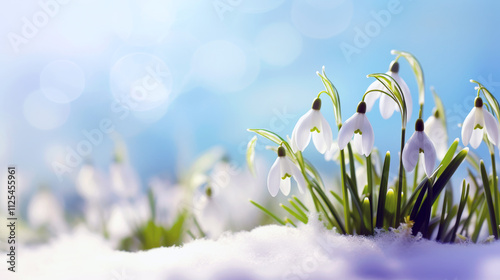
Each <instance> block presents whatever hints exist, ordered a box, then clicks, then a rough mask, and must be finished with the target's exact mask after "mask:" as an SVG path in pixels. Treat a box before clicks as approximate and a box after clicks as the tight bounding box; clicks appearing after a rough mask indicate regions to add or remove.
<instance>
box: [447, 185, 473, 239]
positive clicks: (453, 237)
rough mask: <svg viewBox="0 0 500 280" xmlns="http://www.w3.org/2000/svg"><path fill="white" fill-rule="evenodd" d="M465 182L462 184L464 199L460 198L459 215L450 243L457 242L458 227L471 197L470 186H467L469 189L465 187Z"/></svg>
mask: <svg viewBox="0 0 500 280" xmlns="http://www.w3.org/2000/svg"><path fill="white" fill-rule="evenodd" d="M465 185H466V183H465V180H464V181H463V184H462V197H461V198H460V204H459V206H458V213H457V219H456V221H455V226H454V227H453V230H452V234H451V240H450V243H454V242H455V238H456V235H457V231H458V226H459V225H460V219H461V218H462V213H463V211H464V208H465V204H466V203H467V198H468V196H469V184H467V187H466V186H465Z"/></svg>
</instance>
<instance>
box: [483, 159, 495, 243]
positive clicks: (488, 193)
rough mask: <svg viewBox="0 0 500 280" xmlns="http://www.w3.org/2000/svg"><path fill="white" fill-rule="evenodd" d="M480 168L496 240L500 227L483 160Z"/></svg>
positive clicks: (490, 221)
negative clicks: (499, 227) (499, 226)
mask: <svg viewBox="0 0 500 280" xmlns="http://www.w3.org/2000/svg"><path fill="white" fill-rule="evenodd" d="M480 166H481V178H482V179H483V187H484V194H485V195H486V205H487V206H488V213H489V220H488V221H489V223H490V226H491V230H492V233H493V236H495V239H498V225H497V224H496V223H497V222H496V221H497V220H496V217H495V207H494V204H493V200H492V197H491V195H492V194H491V189H490V182H489V180H488V174H487V173H486V167H485V166H484V162H483V161H482V160H481V162H480Z"/></svg>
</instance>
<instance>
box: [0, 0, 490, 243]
mask: <svg viewBox="0 0 500 280" xmlns="http://www.w3.org/2000/svg"><path fill="white" fill-rule="evenodd" d="M499 8H500V4H499V3H496V2H494V1H462V2H460V3H457V2H456V1H402V0H401V1H398V0H394V1H367V0H363V1H352V0H334V1H326V0H293V1H285V0H265V1H264V0H258V1H257V0H253V1H250V0H189V1H165V0H162V1H160V0H145V1H137V0H124V1H123V0H122V1H117V0H108V1H95V0H89V1H70V0H64V1H63V0H59V1H58V0H41V1H24V2H11V1H9V2H5V3H4V8H3V9H1V10H0V21H1V24H0V34H1V35H2V38H3V39H1V40H0V62H1V65H2V67H0V116H1V117H0V133H1V135H3V137H1V138H0V161H1V162H2V166H6V165H7V164H14V165H16V166H17V168H18V173H19V175H20V176H21V177H20V179H19V181H18V185H19V187H18V194H19V195H20V203H19V207H20V210H21V213H22V215H23V218H25V219H26V221H27V223H29V224H30V226H31V227H39V226H41V225H44V224H45V223H47V220H50V224H52V223H56V225H50V227H52V228H56V230H49V231H48V232H49V235H50V234H52V233H53V232H54V231H59V230H66V226H64V224H65V223H66V222H65V221H67V220H71V221H73V223H77V222H75V221H78V220H79V219H80V220H85V221H87V224H92V223H89V222H88V221H89V220H92V219H95V220H96V221H95V222H93V223H94V224H95V225H94V226H93V227H94V228H99V225H100V224H102V220H103V219H104V220H109V219H110V218H109V217H111V216H113V215H112V214H111V213H112V212H113V210H109V211H108V212H109V213H108V214H103V213H101V212H102V211H101V210H98V209H102V205H107V206H110V205H115V204H113V203H114V202H116V201H125V202H127V203H126V204H125V205H126V206H123V205H124V204H121V203H118V204H116V205H118V206H120V207H129V208H130V209H129V210H130V211H131V212H140V211H139V210H138V209H142V208H141V207H143V208H144V209H145V210H144V212H147V208H148V205H149V206H151V203H149V202H147V201H148V199H147V192H148V190H151V189H154V188H155V186H157V187H156V188H157V190H156V193H159V192H168V191H172V190H175V189H176V188H175V187H174V186H177V185H179V184H183V185H189V186H190V187H189V188H188V189H190V190H192V191H196V190H198V191H200V187H199V185H203V183H205V184H206V183H207V182H208V181H210V180H207V179H206V178H210V176H212V177H213V176H214V174H218V173H217V170H215V171H214V167H213V166H214V165H217V164H219V165H220V164H226V166H225V167H224V166H223V167H220V166H219V168H230V171H226V172H225V173H223V174H226V175H227V174H229V175H230V176H232V177H231V178H232V184H233V185H236V186H239V188H240V189H241V188H242V186H241V184H240V182H241V183H243V182H244V183H245V184H250V185H251V187H248V188H250V190H248V188H245V189H247V192H241V191H240V189H236V191H235V192H234V193H240V194H241V196H242V197H243V198H242V200H241V201H242V202H241V205H243V204H246V203H247V202H246V201H247V200H246V199H247V198H249V197H252V198H255V199H258V198H259V197H261V198H262V197H267V196H269V195H268V194H267V193H266V192H267V189H266V186H265V177H266V176H267V172H268V167H269V166H270V163H271V160H273V159H274V158H275V154H274V153H273V152H270V151H266V150H265V149H264V147H265V145H269V144H270V143H268V142H265V141H259V143H258V146H257V156H258V158H259V160H261V164H260V169H259V176H257V179H251V178H252V177H251V176H249V174H248V172H247V171H246V166H245V163H244V162H245V149H246V145H247V142H248V141H249V140H250V138H251V137H252V136H253V135H251V134H250V133H249V132H247V131H246V129H247V128H267V129H270V130H273V131H275V132H277V133H279V134H280V135H282V136H283V137H286V135H291V132H292V129H293V127H294V125H295V123H296V121H297V120H298V119H299V117H300V116H301V115H302V114H304V113H305V112H306V111H307V110H309V109H310V105H311V102H312V100H313V98H314V97H315V96H316V95H317V93H318V92H319V91H321V90H323V85H322V83H321V81H320V79H319V78H318V77H317V76H316V71H319V70H321V67H322V66H325V67H326V73H327V75H328V76H329V78H330V79H331V80H332V82H333V83H334V84H335V86H336V87H337V89H338V90H339V92H340V98H341V102H342V111H343V118H344V120H345V119H347V118H348V117H349V116H351V115H352V114H353V113H354V112H355V109H356V105H357V103H358V102H359V101H360V98H361V96H362V94H363V93H364V91H365V89H366V88H367V87H368V86H369V85H370V83H371V82H372V80H371V79H367V78H366V75H367V74H370V73H375V72H386V71H387V70H388V67H389V63H390V62H391V60H392V59H393V58H394V56H392V55H391V54H390V50H392V49H397V50H404V51H408V52H411V53H413V54H414V55H415V56H416V57H417V58H418V59H419V61H420V63H421V65H422V67H423V70H424V74H425V81H426V87H427V89H426V90H427V92H426V93H427V95H426V100H427V103H426V107H425V113H424V115H425V118H427V117H428V116H429V115H430V114H431V112H432V108H433V107H434V102H433V100H432V95H431V94H430V90H429V87H430V86H431V85H432V86H434V87H435V89H436V91H437V92H438V94H440V96H441V98H442V99H443V101H444V103H445V108H446V110H447V118H448V122H449V126H448V132H449V139H450V142H451V141H452V140H453V139H454V138H456V137H459V135H460V128H459V127H458V124H459V123H460V122H462V121H463V119H464V118H465V116H466V115H467V114H468V112H469V111H470V109H471V108H472V106H473V99H474V96H475V90H474V86H473V85H472V84H471V83H470V82H469V79H471V78H473V79H476V80H478V81H480V82H482V83H483V84H484V85H485V86H486V87H487V88H488V89H489V90H490V91H491V92H492V93H493V94H495V95H496V94H498V92H499V91H500V73H499V72H498V62H500V53H499V52H498V49H499V47H500V46H499V43H498V38H499V35H500V34H499V32H500V31H499V30H498V26H499V24H500V22H499V21H500V19H499V18H498V13H499ZM400 74H401V76H402V77H403V78H405V80H406V82H407V83H408V85H409V87H410V90H411V92H412V96H413V100H414V109H413V111H414V113H413V116H412V118H411V120H410V125H409V127H410V128H409V131H408V133H407V137H409V136H410V135H411V133H413V123H414V121H415V119H416V118H415V116H416V112H417V104H416V103H417V100H418V97H417V86H416V83H415V79H414V76H413V73H412V72H411V68H410V67H409V65H408V64H407V63H406V62H402V63H401V68H400ZM323 104H324V105H323V110H322V111H323V113H324V114H325V116H326V118H327V119H328V120H329V121H330V124H331V125H332V126H333V124H334V117H333V112H332V110H331V103H330V101H329V100H326V99H325V100H324V102H323ZM369 118H370V120H371V122H372V125H373V127H374V130H375V135H376V142H375V145H376V146H377V147H378V149H379V150H380V151H382V152H385V151H387V150H389V151H391V152H392V153H393V154H397V153H398V149H399V141H400V140H399V129H400V119H399V117H398V115H396V114H395V115H393V117H392V118H391V119H389V120H387V121H386V120H383V119H382V117H381V116H380V114H379V113H378V106H376V107H375V109H374V110H373V111H372V112H370V113H369ZM396 135H397V137H396ZM334 137H336V132H335V130H334ZM207 153H208V156H207V157H206V158H208V160H207V161H204V159H206V158H202V160H201V163H200V161H199V158H200V157H201V156H202V155H207ZM477 153H478V154H480V155H484V156H485V158H489V157H487V155H488V154H487V149H486V147H485V145H484V144H482V145H481V147H480V148H479V149H478V150H477ZM306 156H308V157H309V158H310V159H311V161H313V162H315V163H316V165H317V167H318V168H319V169H320V171H322V172H323V173H324V174H325V176H327V177H333V176H334V175H335V173H334V172H336V171H332V170H337V168H336V167H335V164H334V163H332V162H326V161H324V160H322V158H323V156H322V155H320V154H319V153H317V151H315V150H314V149H312V148H311V149H308V150H307V151H306ZM393 165H394V169H395V170H394V172H396V168H397V167H396V165H395V164H393ZM200 166H201V167H200ZM208 166H210V167H208ZM228 166H229V167H228ZM214 172H215V173H214ZM195 173H196V174H198V173H199V174H202V175H203V176H205V177H203V176H201V179H200V178H198V177H196V176H193V174H195ZM2 176H5V175H2ZM215 176H216V175H215ZM238 176H239V177H238ZM242 176H243V177H242ZM245 176H248V177H245ZM197 178H198V179H197ZM460 179H461V178H458V179H457V180H460ZM212 181H213V180H212ZM211 185H216V184H213V183H212V184H211ZM245 186H246V185H245ZM49 193H50V194H51V195H50V197H49V198H47V197H45V198H43V197H42V198H38V197H40V194H49ZM109 193H112V194H109ZM200 193H201V194H205V195H206V194H207V187H206V186H205V187H203V188H202V189H201V192H200ZM175 195H178V194H173V193H169V194H165V197H166V198H168V199H172V201H181V199H177V198H176V196H175ZM180 195H181V196H182V194H180ZM235 195H236V194H235ZM191 196H192V193H190V194H189V197H190V198H189V199H187V200H188V201H189V203H188V205H190V206H189V207H190V209H193V206H192V205H191V203H192V202H193V200H192V198H191ZM1 197H4V193H2V194H1ZM138 197H141V199H142V201H144V203H142V204H141V205H142V206H137V205H136V204H134V203H138V202H137V201H139V200H140V199H138ZM157 197H160V196H159V195H157ZM235 197H236V196H230V198H228V199H229V200H232V199H233V200H234V199H236V198H235ZM37 198H38V200H36V199H37ZM262 199H264V198H262ZM5 200H6V199H3V198H2V200H1V201H0V205H2V208H5V207H4V204H5ZM39 201H41V202H39ZM110 201H111V202H110ZM34 202H38V204H40V205H41V206H40V205H35V206H33V204H34ZM94 204H98V206H95V207H94V206H92V205H94ZM238 205H240V203H239V202H238ZM118 206H116V207H118ZM110 207H111V206H110ZM235 207H240V206H235ZM111 208H112V207H111ZM195 208H196V207H195ZM40 209H50V211H49V210H47V213H45V212H43V211H41V210H40ZM54 209H55V210H54ZM127 209H128V208H127ZM175 209H177V208H175ZM2 211H3V209H2ZM30 211H31V212H30ZM51 211H55V212H51ZM124 211H125V210H123V209H122V210H121V212H120V211H118V212H119V213H126V212H124ZM169 211H173V212H175V213H177V211H178V210H169ZM42 212H43V213H45V214H40V213H42ZM194 212H195V211H194ZM223 212H224V211H223ZM30 213H31V214H30ZM54 213H56V214H54ZM57 213H58V214H57ZM82 213H83V214H82ZM30 215H31V216H30ZM43 215H46V217H44V216H43ZM73 215H74V216H73ZM82 215H83V216H82ZM56 216H60V221H57V222H54V220H57V218H54V217H56ZM80 216H82V217H85V218H81V217H80ZM122 216H129V214H122ZM174 216H175V215H174ZM78 217H80V218H78ZM92 217H94V218H92ZM95 217H101V218H95ZM103 217H105V218H103ZM245 217H246V216H245ZM233 218H234V217H233ZM117 219H118V218H117ZM207 219H208V218H207ZM235 219H236V218H235ZM242 219H244V218H240V217H238V218H237V219H236V220H240V221H241V220H242ZM118 220H119V219H118ZM122 220H123V219H122ZM205 220H206V219H205ZM117 223H118V224H119V223H120V222H117ZM214 223H216V222H214ZM259 223H260V221H256V222H254V223H253V224H252V223H250V224H248V225H242V226H239V227H238V226H235V227H234V228H248V227H251V226H253V225H256V224H259ZM233 225H234V223H233ZM105 229H106V227H104V229H102V228H100V229H99V230H105ZM108 231H109V230H108ZM108 234H109V232H108ZM122 235H123V236H125V235H126V234H125V233H123V234H122ZM195 235H196V234H195Z"/></svg>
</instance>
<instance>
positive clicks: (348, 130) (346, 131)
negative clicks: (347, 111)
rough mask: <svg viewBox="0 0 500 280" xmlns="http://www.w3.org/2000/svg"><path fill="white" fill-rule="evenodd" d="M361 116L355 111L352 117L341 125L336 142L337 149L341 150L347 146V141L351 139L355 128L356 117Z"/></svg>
mask: <svg viewBox="0 0 500 280" xmlns="http://www.w3.org/2000/svg"><path fill="white" fill-rule="evenodd" d="M360 117H361V114H360V113H355V114H354V115H353V116H352V117H350V118H349V119H347V121H346V122H345V123H344V124H343V125H342V127H341V128H340V130H339V135H338V144H339V149H341V150H343V149H345V147H346V146H347V143H349V141H351V139H352V135H353V134H354V131H355V130H356V129H357V127H356V125H357V121H358V118H360Z"/></svg>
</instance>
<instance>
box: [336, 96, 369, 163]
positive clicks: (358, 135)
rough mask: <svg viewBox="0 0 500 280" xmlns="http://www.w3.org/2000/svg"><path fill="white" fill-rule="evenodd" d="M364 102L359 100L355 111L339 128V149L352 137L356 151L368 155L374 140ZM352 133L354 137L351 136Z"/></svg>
mask: <svg viewBox="0 0 500 280" xmlns="http://www.w3.org/2000/svg"><path fill="white" fill-rule="evenodd" d="M365 113H366V103H365V102H364V101H361V102H359V105H358V109H357V112H356V113H355V114H354V115H353V116H352V117H350V118H349V119H348V120H347V121H346V122H345V123H344V124H343V125H342V127H341V128H340V130H339V139H338V143H339V149H341V150H343V149H344V148H345V147H346V146H347V144H348V143H349V142H350V141H351V139H353V145H354V148H355V149H356V151H357V152H358V153H360V154H363V155H365V156H368V155H370V153H371V152H372V149H373V144H374V142H375V137H374V135H373V128H372V125H371V124H370V121H369V120H368V118H367V117H366V115H365ZM353 135H354V137H353Z"/></svg>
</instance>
